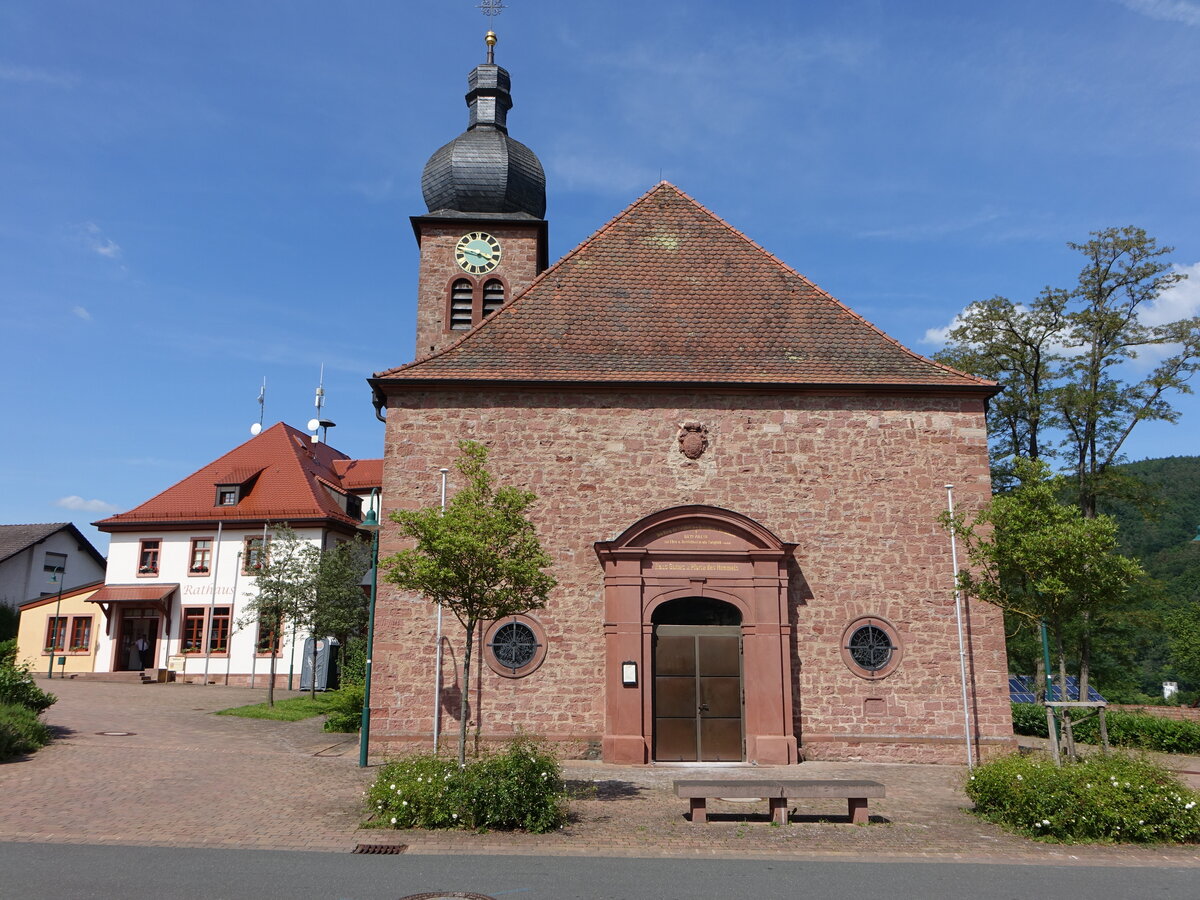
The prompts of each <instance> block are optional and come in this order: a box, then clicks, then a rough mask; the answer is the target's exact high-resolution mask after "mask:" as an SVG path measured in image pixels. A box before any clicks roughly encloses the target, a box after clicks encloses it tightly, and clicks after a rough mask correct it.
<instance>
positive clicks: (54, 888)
mask: <svg viewBox="0 0 1200 900" xmlns="http://www.w3.org/2000/svg"><path fill="white" fill-rule="evenodd" d="M443 892H444V894H445V895H446V896H453V893H452V892H470V893H474V894H482V895H485V896H487V897H494V898H496V900H500V898H517V900H542V898H554V900H574V898H580V900H600V898H604V900H616V898H631V900H632V898H643V897H644V898H654V900H674V898H679V900H695V898H701V900H705V898H721V900H727V898H742V897H797V898H813V897H822V896H833V897H884V896H886V897H889V898H922V900H923V898H935V897H953V898H959V897H971V898H978V900H1028V898H1031V897H1053V898H1055V900H1073V898H1080V900H1096V898H1106V900H1108V898H1167V900H1174V898H1179V900H1195V898H1196V897H1200V869H1196V868H1173V867H1117V866H1037V865H994V864H974V863H919V862H913V863H893V862H888V863H872V862H864V861H845V862H793V861H780V860H769V861H756V860H703V859H629V858H601V857H562V856H559V857H544V856H409V855H395V856H362V855H353V854H349V853H315V852H299V851H273V850H207V849H178V848H162V847H132V846H131V847H125V846H94V845H78V844H21V843H0V897H3V898H5V900H9V898H11V900H43V898H44V900H73V898H110V897H111V898H119V900H138V898H143V897H144V898H156V900H175V898H205V900H214V898H254V900H259V898H264V900H266V898H289V900H291V898H339V900H342V898H344V900H398V898H402V897H406V896H408V895H411V894H421V893H424V894H426V896H427V897H437V896H440V895H442V893H443Z"/></svg>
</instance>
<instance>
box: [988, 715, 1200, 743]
mask: <svg viewBox="0 0 1200 900" xmlns="http://www.w3.org/2000/svg"><path fill="white" fill-rule="evenodd" d="M1012 715H1013V731H1014V732H1016V733H1017V734H1028V735H1032V736H1034V737H1047V736H1048V735H1047V731H1046V709H1045V707H1043V706H1041V705H1040V704H1037V703H1014V704H1013V705H1012ZM1104 721H1105V724H1106V725H1107V726H1108V742H1109V743H1110V744H1111V745H1112V746H1114V747H1130V748H1133V749H1136V750H1154V751H1157V752H1159V753H1188V754H1200V723H1196V722H1190V721H1186V720H1180V719H1165V718H1163V717H1161V716H1152V715H1149V714H1148V713H1131V712H1121V711H1119V710H1112V711H1106V712H1105V714H1104ZM1072 732H1073V733H1074V735H1075V739H1076V740H1077V741H1079V742H1081V743H1084V744H1099V743H1100V720H1099V717H1097V716H1092V717H1091V718H1089V719H1088V720H1087V721H1086V722H1080V723H1079V724H1077V725H1075V726H1073V728H1072Z"/></svg>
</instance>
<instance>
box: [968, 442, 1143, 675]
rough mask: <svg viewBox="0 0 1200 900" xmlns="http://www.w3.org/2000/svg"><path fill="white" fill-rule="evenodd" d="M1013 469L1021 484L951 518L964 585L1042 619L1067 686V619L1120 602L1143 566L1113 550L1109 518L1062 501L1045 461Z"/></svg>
mask: <svg viewBox="0 0 1200 900" xmlns="http://www.w3.org/2000/svg"><path fill="white" fill-rule="evenodd" d="M1015 474H1016V476H1017V478H1019V479H1020V481H1021V485H1020V487H1018V488H1016V489H1015V490H1012V491H1010V492H1008V493H1006V494H1000V495H997V496H996V497H993V498H992V500H991V502H990V503H989V504H988V505H987V506H986V507H984V508H983V509H982V510H981V511H980V512H979V513H978V514H977V515H976V516H975V517H974V519H973V520H971V521H970V522H968V521H966V519H965V517H963V516H962V515H960V514H956V515H955V517H954V518H953V522H954V527H955V529H956V532H957V534H958V535H959V537H960V538H961V539H962V541H963V543H964V545H965V547H966V553H967V560H968V565H967V567H966V568H964V569H963V570H962V571H960V572H959V586H960V588H961V589H962V590H963V591H964V592H965V593H967V594H968V595H970V596H973V597H977V598H979V599H980V600H984V601H987V602H989V603H994V604H996V605H997V606H1000V607H1001V608H1003V609H1005V610H1008V611H1010V612H1011V613H1014V614H1016V615H1019V616H1023V617H1025V618H1027V619H1031V620H1035V621H1036V620H1045V621H1046V624H1047V626H1048V627H1049V628H1050V631H1051V633H1052V634H1053V635H1054V644H1055V648H1056V650H1057V654H1058V666H1059V674H1060V676H1061V677H1062V681H1061V682H1060V684H1065V683H1066V674H1067V666H1066V659H1067V656H1066V650H1065V646H1064V632H1065V630H1066V628H1067V626H1068V624H1070V623H1071V622H1072V621H1074V620H1076V619H1078V618H1079V617H1082V616H1084V615H1088V614H1095V613H1097V612H1101V611H1103V610H1104V609H1106V608H1109V607H1112V606H1113V605H1115V604H1117V603H1118V602H1119V601H1120V600H1121V599H1122V598H1123V597H1124V596H1125V594H1126V592H1127V591H1128V590H1129V588H1130V585H1131V584H1132V583H1133V582H1134V581H1135V580H1136V579H1137V578H1139V577H1140V576H1141V574H1142V569H1141V566H1139V565H1138V564H1137V563H1136V562H1134V561H1133V560H1131V559H1127V558H1126V557H1124V556H1121V555H1120V554H1119V553H1117V552H1116V546H1117V525H1116V522H1115V521H1114V520H1113V519H1112V518H1110V517H1108V516H1099V517H1097V518H1090V519H1089V518H1086V517H1085V516H1084V515H1083V514H1082V512H1081V510H1080V509H1079V508H1078V507H1077V506H1073V505H1067V504H1064V503H1061V502H1060V501H1059V497H1058V485H1057V483H1056V482H1057V479H1054V478H1052V477H1051V476H1050V472H1049V467H1048V466H1047V465H1046V463H1044V462H1041V461H1034V460H1018V461H1017V464H1016V466H1015ZM949 518H950V517H949V516H946V517H944V521H946V520H948V519H949ZM947 524H949V522H948V521H947ZM1088 664H1089V660H1088V657H1087V655H1086V653H1081V657H1080V670H1079V692H1080V696H1087V694H1086V691H1087V682H1088Z"/></svg>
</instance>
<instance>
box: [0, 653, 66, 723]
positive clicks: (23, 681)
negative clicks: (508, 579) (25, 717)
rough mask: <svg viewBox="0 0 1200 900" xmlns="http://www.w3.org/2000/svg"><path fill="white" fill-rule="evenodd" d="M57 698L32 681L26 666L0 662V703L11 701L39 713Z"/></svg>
mask: <svg viewBox="0 0 1200 900" xmlns="http://www.w3.org/2000/svg"><path fill="white" fill-rule="evenodd" d="M57 702H58V698H57V697H55V696H54V695H53V694H47V693H46V692H45V691H43V690H42V689H41V688H40V687H38V686H37V685H36V684H35V683H34V681H33V676H32V675H30V674H29V669H28V667H26V666H18V665H11V664H3V663H0V703H11V704H14V705H16V706H23V707H25V708H26V709H30V710H33V711H34V712H35V713H40V712H42V711H44V710H46V709H49V708H50V707H51V706H53V705H54V704H55V703H57Z"/></svg>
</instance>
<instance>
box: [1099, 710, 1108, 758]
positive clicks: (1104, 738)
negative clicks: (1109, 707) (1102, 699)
mask: <svg viewBox="0 0 1200 900" xmlns="http://www.w3.org/2000/svg"><path fill="white" fill-rule="evenodd" d="M1100 746H1102V747H1103V748H1104V752H1105V753H1107V752H1108V725H1107V723H1105V721H1104V707H1103V706H1102V707H1100Z"/></svg>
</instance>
